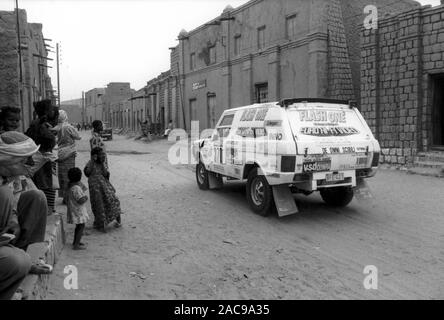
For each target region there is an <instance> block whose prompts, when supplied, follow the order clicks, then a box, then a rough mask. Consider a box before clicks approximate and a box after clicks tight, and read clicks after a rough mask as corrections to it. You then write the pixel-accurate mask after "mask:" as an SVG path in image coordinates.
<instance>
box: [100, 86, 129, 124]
mask: <svg viewBox="0 0 444 320" xmlns="http://www.w3.org/2000/svg"><path fill="white" fill-rule="evenodd" d="M133 92H134V90H133V89H131V87H130V83H129V82H111V83H109V84H108V85H107V86H106V88H105V94H104V96H103V97H102V101H103V109H104V111H103V113H104V121H105V122H108V123H109V124H110V125H111V126H113V127H119V128H123V127H125V123H126V121H125V119H126V116H125V114H126V113H128V112H129V108H128V99H129V98H130V97H131V95H132V93H133Z"/></svg>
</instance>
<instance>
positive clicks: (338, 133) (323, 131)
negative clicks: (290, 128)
mask: <svg viewBox="0 0 444 320" xmlns="http://www.w3.org/2000/svg"><path fill="white" fill-rule="evenodd" d="M301 133H302V134H304V135H307V136H316V137H343V136H351V135H354V134H359V131H358V130H357V129H355V128H353V127H304V128H302V129H301Z"/></svg>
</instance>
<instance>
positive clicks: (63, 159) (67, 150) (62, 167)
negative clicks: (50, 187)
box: [57, 110, 81, 204]
mask: <svg viewBox="0 0 444 320" xmlns="http://www.w3.org/2000/svg"><path fill="white" fill-rule="evenodd" d="M58 129H59V130H58V134H57V137H58V139H57V141H58V146H59V150H58V158H59V159H58V163H59V184H60V189H59V198H63V203H65V204H66V190H67V187H68V183H69V180H68V170H69V169H71V168H74V167H75V166H76V156H77V149H76V140H80V139H81V138H80V135H79V133H78V132H77V130H76V129H75V128H74V127H73V126H71V125H70V124H69V122H68V114H67V113H66V111H64V110H60V111H59V124H58Z"/></svg>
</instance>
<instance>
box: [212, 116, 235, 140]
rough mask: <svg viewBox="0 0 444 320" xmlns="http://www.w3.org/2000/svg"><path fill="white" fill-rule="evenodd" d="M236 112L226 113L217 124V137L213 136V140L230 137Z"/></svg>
mask: <svg viewBox="0 0 444 320" xmlns="http://www.w3.org/2000/svg"><path fill="white" fill-rule="evenodd" d="M233 119H234V114H227V115H225V116H224V117H223V118H222V120H221V121H220V123H219V125H218V126H217V135H218V136H217V137H213V140H217V139H223V138H226V137H228V135H229V134H230V130H231V125H232V123H233Z"/></svg>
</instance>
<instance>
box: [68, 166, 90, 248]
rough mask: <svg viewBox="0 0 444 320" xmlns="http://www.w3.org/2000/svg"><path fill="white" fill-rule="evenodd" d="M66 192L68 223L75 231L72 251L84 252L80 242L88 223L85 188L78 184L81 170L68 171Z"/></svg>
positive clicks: (84, 246)
mask: <svg viewBox="0 0 444 320" xmlns="http://www.w3.org/2000/svg"><path fill="white" fill-rule="evenodd" d="M68 179H69V185H68V192H67V205H68V218H67V222H68V223H74V224H75V225H76V229H75V231H74V241H73V244H72V246H73V249H74V250H84V249H86V245H85V244H84V243H82V242H80V240H81V239H82V235H83V230H84V229H85V223H86V222H87V221H88V218H89V216H88V211H87V210H86V202H87V201H88V196H87V195H86V193H85V192H86V190H87V188H86V186H85V185H84V184H83V183H82V182H80V180H81V179H82V170H80V169H79V168H71V169H69V170H68Z"/></svg>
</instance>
